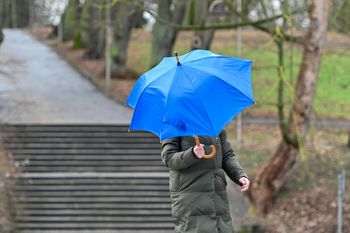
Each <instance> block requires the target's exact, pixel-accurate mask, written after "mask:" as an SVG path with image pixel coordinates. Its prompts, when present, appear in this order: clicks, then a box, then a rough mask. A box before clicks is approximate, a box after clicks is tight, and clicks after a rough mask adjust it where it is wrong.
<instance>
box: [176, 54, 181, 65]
mask: <svg viewBox="0 0 350 233" xmlns="http://www.w3.org/2000/svg"><path fill="white" fill-rule="evenodd" d="M175 57H176V61H177V65H180V60H179V55H178V54H177V52H176V51H175Z"/></svg>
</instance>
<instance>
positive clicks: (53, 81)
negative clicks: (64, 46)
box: [0, 29, 132, 124]
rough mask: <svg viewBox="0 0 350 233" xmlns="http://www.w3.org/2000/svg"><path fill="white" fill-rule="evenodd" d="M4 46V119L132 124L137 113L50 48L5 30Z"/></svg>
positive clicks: (0, 106)
mask: <svg viewBox="0 0 350 233" xmlns="http://www.w3.org/2000/svg"><path fill="white" fill-rule="evenodd" d="M4 33H5V41H4V42H3V44H2V45H1V47H0V121H1V122H5V123H87V124H89V123H102V124H103V123H106V124H109V123H129V122H130V119H131V114H132V112H131V110H130V109H128V108H126V107H124V106H121V105H118V104H116V103H114V102H113V101H112V100H110V99H108V98H106V97H105V96H104V95H103V94H101V93H100V92H99V91H98V90H97V89H96V88H95V87H94V86H93V85H91V84H90V82H88V81H87V80H85V79H84V78H83V77H81V75H80V74H79V73H78V72H77V71H75V70H74V69H73V68H72V67H70V65H69V64H67V63H66V62H65V61H64V60H63V59H61V58H60V57H59V56H58V55H57V54H56V53H55V52H53V51H52V50H51V49H50V48H49V47H48V46H46V45H44V44H43V43H41V42H39V41H37V40H36V39H34V38H33V37H32V36H30V35H29V34H28V33H26V32H23V31H20V30H9V29H5V30H4Z"/></svg>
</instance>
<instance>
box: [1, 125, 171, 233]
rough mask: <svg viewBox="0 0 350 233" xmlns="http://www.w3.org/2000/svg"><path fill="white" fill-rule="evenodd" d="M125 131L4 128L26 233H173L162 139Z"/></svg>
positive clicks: (19, 220) (76, 127) (20, 226)
mask: <svg viewBox="0 0 350 233" xmlns="http://www.w3.org/2000/svg"><path fill="white" fill-rule="evenodd" d="M127 130H128V126H126V125H1V126H0V132H1V134H2V138H3V140H4V145H5V149H6V151H7V153H8V155H9V156H10V157H12V159H13V161H14V163H15V164H16V166H17V167H18V169H19V171H20V172H19V173H18V174H15V175H13V176H12V177H11V178H12V179H14V181H15V185H14V187H13V189H14V193H15V200H16V204H17V205H16V206H18V208H19V209H18V211H17V212H18V213H17V214H18V216H17V217H16V225H17V228H18V230H19V232H21V233H22V232H24V233H39V232H40V233H56V232H57V233H59V232H60V233H63V232H65V233H73V232H74V233H75V232H84V233H85V232H86V233H89V232H91V233H92V232H94V233H97V232H99V233H107V232H111V233H112V232H118V233H131V232H139V233H141V232H142V233H151V232H152V233H158V232H159V233H168V232H174V226H173V223H172V220H171V211H170V197H169V189H168V172H167V169H166V168H165V167H164V165H163V164H162V162H161V159H160V144H159V140H158V138H156V137H154V136H152V135H151V134H148V133H144V132H131V133H128V131H127Z"/></svg>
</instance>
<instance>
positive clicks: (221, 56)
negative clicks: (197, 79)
mask: <svg viewBox="0 0 350 233" xmlns="http://www.w3.org/2000/svg"><path fill="white" fill-rule="evenodd" d="M212 58H229V59H237V60H241V61H246V62H248V61H251V60H247V59H242V58H236V57H235V58H233V57H228V56H223V55H217V56H211V57H202V58H199V59H196V60H192V61H188V62H184V63H181V64H189V63H192V62H197V61H200V60H203V59H212Z"/></svg>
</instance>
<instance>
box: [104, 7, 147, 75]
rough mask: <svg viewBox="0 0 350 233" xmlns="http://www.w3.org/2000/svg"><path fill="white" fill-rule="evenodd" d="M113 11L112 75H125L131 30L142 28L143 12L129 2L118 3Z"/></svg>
mask: <svg viewBox="0 0 350 233" xmlns="http://www.w3.org/2000/svg"><path fill="white" fill-rule="evenodd" d="M111 11H112V12H111V18H112V31H113V40H112V51H111V56H112V67H111V68H112V73H124V72H125V71H126V57H127V51H128V45H129V40H130V35H131V29H132V28H137V27H141V26H142V25H143V24H144V20H143V11H142V10H141V9H140V8H138V7H137V6H136V5H135V4H133V3H132V2H129V1H124V2H117V3H116V4H114V5H113V7H112V9H111Z"/></svg>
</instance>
